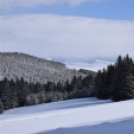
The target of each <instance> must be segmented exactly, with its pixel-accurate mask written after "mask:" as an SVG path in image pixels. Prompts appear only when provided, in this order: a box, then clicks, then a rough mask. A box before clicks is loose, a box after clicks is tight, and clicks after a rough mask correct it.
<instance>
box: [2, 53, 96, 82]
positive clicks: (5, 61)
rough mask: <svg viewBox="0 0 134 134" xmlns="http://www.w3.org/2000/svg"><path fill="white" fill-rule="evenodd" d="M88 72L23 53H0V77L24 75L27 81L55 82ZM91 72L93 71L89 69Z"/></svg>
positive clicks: (14, 77) (83, 75)
mask: <svg viewBox="0 0 134 134" xmlns="http://www.w3.org/2000/svg"><path fill="white" fill-rule="evenodd" d="M88 74H90V71H88V73H87V74H86V73H85V72H83V71H77V70H74V69H68V68H67V67H66V66H65V64H62V63H59V62H54V61H49V60H46V59H41V58H37V57H34V56H31V55H28V54H24V53H18V52H13V53H9V52H7V53H0V79H2V78H3V77H7V78H8V79H11V78H13V79H14V80H16V78H17V77H18V78H19V79H20V78H21V77H24V79H25V81H27V82H34V83H36V82H37V81H38V82H40V83H46V82H47V81H52V82H55V83H57V82H58V81H62V82H65V81H66V80H67V79H68V80H69V81H71V79H72V78H73V76H75V75H76V76H80V75H81V76H82V77H85V76H87V75H88ZM91 74H94V73H93V72H92V71H91Z"/></svg>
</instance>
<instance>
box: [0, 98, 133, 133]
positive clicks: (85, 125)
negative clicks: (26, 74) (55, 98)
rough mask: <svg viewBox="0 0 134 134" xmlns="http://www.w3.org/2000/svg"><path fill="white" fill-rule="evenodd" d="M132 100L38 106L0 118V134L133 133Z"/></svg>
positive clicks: (69, 102) (9, 113)
mask: <svg viewBox="0 0 134 134" xmlns="http://www.w3.org/2000/svg"><path fill="white" fill-rule="evenodd" d="M133 124H134V100H130V101H122V102H112V101H110V100H98V99H96V98H94V97H93V98H85V99H74V100H68V101H61V102H54V103H46V104H40V105H36V106H28V107H22V108H16V109H12V110H7V111H5V112H4V114H2V115H0V134H134V127H133Z"/></svg>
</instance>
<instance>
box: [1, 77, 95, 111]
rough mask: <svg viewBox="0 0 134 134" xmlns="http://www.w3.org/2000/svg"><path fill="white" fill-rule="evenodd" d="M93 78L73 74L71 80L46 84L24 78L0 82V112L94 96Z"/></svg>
mask: <svg viewBox="0 0 134 134" xmlns="http://www.w3.org/2000/svg"><path fill="white" fill-rule="evenodd" d="M94 93H95V90H94V78H93V76H92V75H88V76H87V77H84V78H82V77H81V76H79V77H76V76H74V77H73V79H72V81H70V82H69V81H68V80H67V81H66V82H65V83H64V84H63V83H62V82H58V83H56V84H55V83H53V82H50V81H48V82H47V83H46V84H40V83H38V82H37V83H36V84H35V83H28V82H26V81H24V78H21V79H17V80H16V81H14V80H8V79H7V78H5V79H4V80H2V81H1V82H0V113H2V112H3V111H4V110H7V109H11V108H16V107H21V106H26V105H36V104H41V103H47V102H56V101H62V100H67V99H72V98H81V97H90V96H94Z"/></svg>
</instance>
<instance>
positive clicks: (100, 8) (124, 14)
mask: <svg viewBox="0 0 134 134" xmlns="http://www.w3.org/2000/svg"><path fill="white" fill-rule="evenodd" d="M35 13H38V14H43V13H52V14H58V15H66V16H68V15H73V16H83V17H90V18H99V19H101V18H103V19H112V20H113V19H114V20H134V0H104V1H88V2H83V3H81V4H79V5H75V6H71V5H69V4H68V3H63V4H60V5H59V4H52V5H43V4H39V5H37V6H34V7H25V6H21V5H20V6H17V7H16V6H12V7H11V8H10V9H8V10H3V9H1V10H0V14H1V15H5V14H8V15H13V14H35Z"/></svg>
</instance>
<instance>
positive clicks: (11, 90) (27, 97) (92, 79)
mask: <svg viewBox="0 0 134 134" xmlns="http://www.w3.org/2000/svg"><path fill="white" fill-rule="evenodd" d="M91 96H96V97H98V98H99V99H112V100H113V101H121V100H128V99H133V98H134V62H133V60H132V58H130V57H129V55H126V57H124V58H122V57H121V56H119V57H118V59H117V61H116V62H115V64H114V65H109V66H108V67H107V68H106V69H103V70H100V71H98V72H97V75H96V76H93V75H88V76H86V77H82V76H74V77H73V79H72V80H71V81H69V80H68V79H67V80H66V81H65V82H63V81H58V82H57V83H54V82H52V81H47V83H44V84H42V83H40V82H37V83H29V82H26V81H25V80H24V78H23V77H21V79H18V78H17V79H16V81H14V80H13V79H10V80H9V79H8V78H6V77H5V78H4V79H3V80H1V81H0V113H2V112H3V111H4V110H7V109H11V108H16V107H21V106H28V105H36V104H41V103H48V102H56V101H62V100H67V99H73V98H82V97H91Z"/></svg>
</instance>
